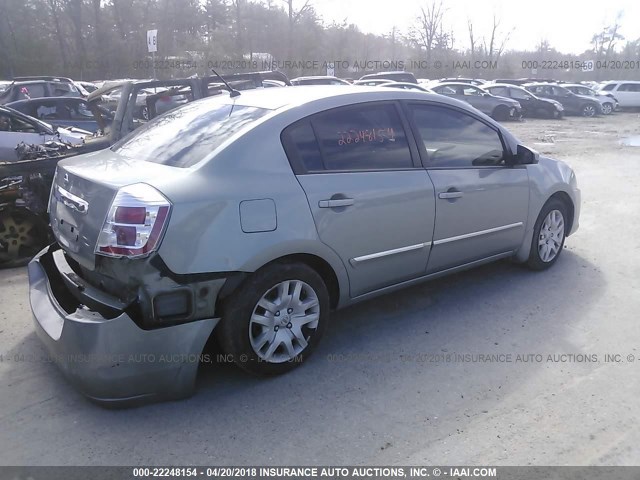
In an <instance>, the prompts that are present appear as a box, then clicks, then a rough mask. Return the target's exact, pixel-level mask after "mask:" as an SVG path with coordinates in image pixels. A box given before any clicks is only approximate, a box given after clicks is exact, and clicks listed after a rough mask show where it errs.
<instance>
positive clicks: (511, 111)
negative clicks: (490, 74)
mask: <svg viewBox="0 0 640 480" xmlns="http://www.w3.org/2000/svg"><path fill="white" fill-rule="evenodd" d="M430 88H431V90H433V91H434V92H436V93H439V94H441V95H446V96H448V97H453V98H457V99H458V100H462V101H465V102H467V103H469V104H471V105H472V106H473V107H475V108H477V109H478V110H480V111H481V112H482V113H485V114H487V115H489V116H490V117H492V118H494V119H496V120H507V119H516V118H520V117H521V116H522V107H521V106H520V103H518V102H517V101H515V100H512V99H510V98H504V97H496V96H495V95H492V94H491V93H489V92H487V91H486V90H483V89H481V88H479V87H476V86H475V85H471V84H470V83H458V82H447V83H439V84H437V85H434V86H431V87H430Z"/></svg>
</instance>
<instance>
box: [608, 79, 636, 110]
mask: <svg viewBox="0 0 640 480" xmlns="http://www.w3.org/2000/svg"><path fill="white" fill-rule="evenodd" d="M599 93H601V94H605V95H607V94H612V95H614V96H615V97H616V99H617V100H618V103H619V105H620V107H624V108H628V107H636V108H637V107H640V81H633V80H624V81H610V82H606V83H605V84H603V85H602V86H601V87H600V90H599Z"/></svg>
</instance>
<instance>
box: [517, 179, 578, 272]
mask: <svg viewBox="0 0 640 480" xmlns="http://www.w3.org/2000/svg"><path fill="white" fill-rule="evenodd" d="M554 199H556V200H559V201H561V202H562V203H563V204H564V205H566V207H567V209H568V216H569V218H568V219H567V228H566V229H565V232H566V233H565V235H566V236H567V237H568V236H569V233H570V232H571V231H572V229H573V222H574V221H575V211H576V210H575V205H574V203H573V200H572V199H571V197H570V196H569V194H568V193H567V192H565V191H564V190H556V191H555V192H553V193H552V194H551V195H549V196H548V197H547V199H546V200H545V201H544V202H542V203H541V204H539V205H540V208H539V209H538V210H537V212H536V214H535V216H534V217H532V218H531V220H530V221H529V222H528V226H527V230H526V232H525V235H524V239H523V242H522V245H521V246H520V248H519V249H518V250H517V252H516V253H515V256H514V257H513V258H514V260H515V261H516V262H517V263H523V262H525V261H526V260H527V259H528V258H529V253H530V251H531V240H532V238H533V233H534V232H533V227H534V225H535V221H536V219H537V218H538V215H539V214H540V212H541V211H542V209H543V208H544V207H545V205H547V203H549V202H550V201H551V200H554Z"/></svg>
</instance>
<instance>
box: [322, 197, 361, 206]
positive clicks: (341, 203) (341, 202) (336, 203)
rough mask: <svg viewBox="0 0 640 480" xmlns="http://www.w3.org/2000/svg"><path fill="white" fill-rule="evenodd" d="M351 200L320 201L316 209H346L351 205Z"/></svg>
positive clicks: (352, 201)
mask: <svg viewBox="0 0 640 480" xmlns="http://www.w3.org/2000/svg"><path fill="white" fill-rule="evenodd" d="M353 203H354V200H353V198H334V199H331V200H320V201H319V202H318V207H320V208H336V207H348V206H349V205H353Z"/></svg>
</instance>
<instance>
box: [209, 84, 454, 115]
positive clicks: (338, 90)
mask: <svg viewBox="0 0 640 480" xmlns="http://www.w3.org/2000/svg"><path fill="white" fill-rule="evenodd" d="M425 95H430V96H431V98H432V99H433V100H434V101H438V102H440V103H447V104H450V105H457V106H459V105H460V102H459V101H457V100H455V99H449V98H447V97H443V96H442V95H438V94H435V93H429V92H423V91H420V90H406V89H400V88H398V89H394V88H379V87H368V86H363V87H361V88H345V87H344V86H342V85H313V86H305V85H301V86H299V87H296V88H286V89H285V88H283V89H280V88H277V89H267V90H257V89H256V90H245V91H243V92H242V94H241V95H240V96H237V97H233V98H231V97H229V96H228V95H218V96H216V97H214V98H220V99H221V100H220V101H221V102H224V103H230V104H231V103H234V104H237V105H243V106H250V107H258V108H265V109H268V110H277V109H281V108H287V107H294V106H299V105H304V104H308V103H312V102H315V101H319V100H324V99H329V98H332V99H336V100H338V99H343V100H345V102H349V101H351V100H353V103H358V102H367V101H380V100H401V99H408V100H411V99H421V100H424V99H425V98H427V97H425ZM336 103H339V102H336Z"/></svg>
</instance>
